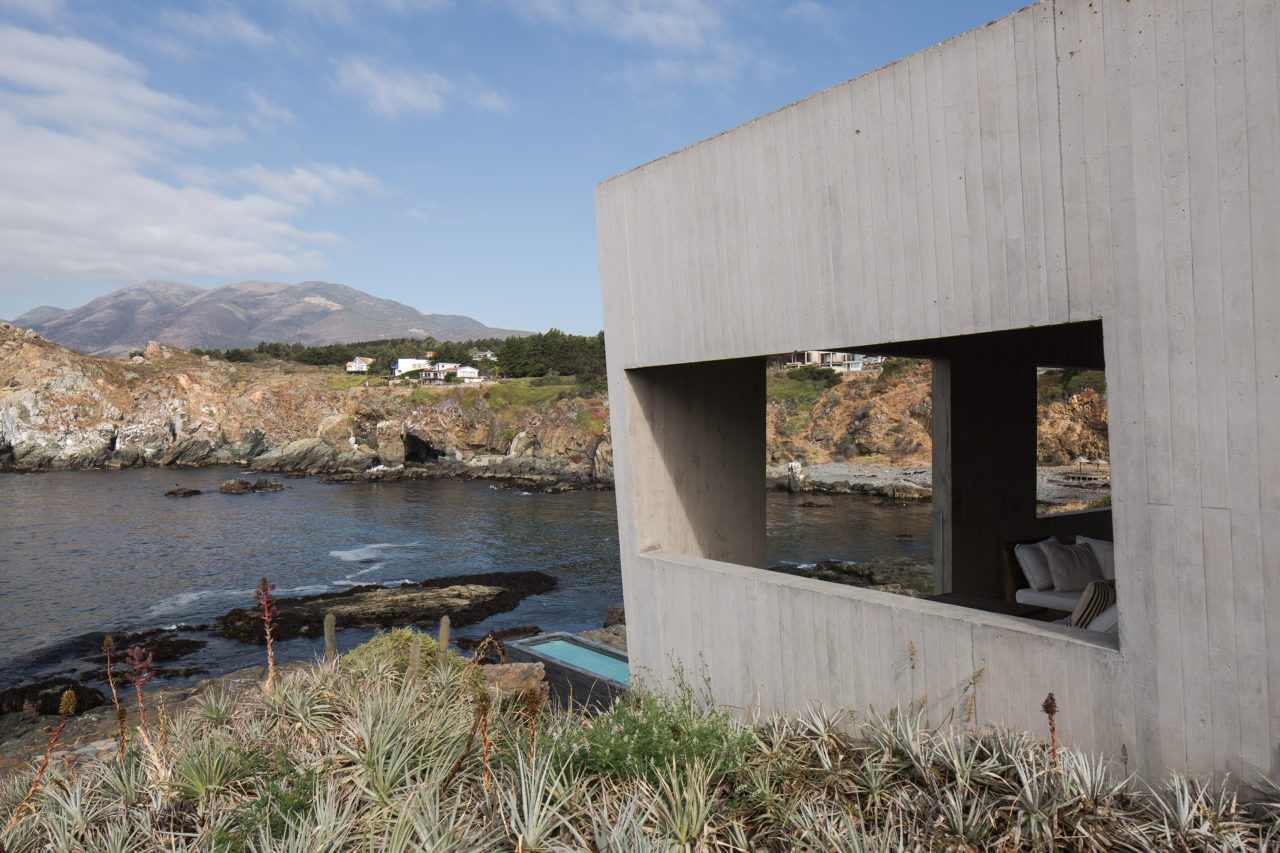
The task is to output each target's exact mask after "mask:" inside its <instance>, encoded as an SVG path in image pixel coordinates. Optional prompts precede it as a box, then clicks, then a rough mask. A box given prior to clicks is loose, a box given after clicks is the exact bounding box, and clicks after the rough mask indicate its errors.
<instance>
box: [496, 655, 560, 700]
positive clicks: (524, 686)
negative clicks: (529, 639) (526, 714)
mask: <svg viewBox="0 0 1280 853" xmlns="http://www.w3.org/2000/svg"><path fill="white" fill-rule="evenodd" d="M480 675H481V676H482V677H483V678H484V680H485V685H486V686H487V688H488V690H489V697H490V699H491V700H492V701H493V702H494V704H497V703H499V702H502V701H503V700H505V699H513V698H514V699H522V700H523V699H524V698H525V697H527V696H529V694H538V695H539V696H541V697H542V698H541V701H542V702H544V703H545V702H546V701H548V700H549V699H550V696H551V693H550V688H549V687H548V685H547V680H546V679H547V672H546V667H544V666H543V665H542V664H541V663H493V664H484V665H483V666H481V667H480Z"/></svg>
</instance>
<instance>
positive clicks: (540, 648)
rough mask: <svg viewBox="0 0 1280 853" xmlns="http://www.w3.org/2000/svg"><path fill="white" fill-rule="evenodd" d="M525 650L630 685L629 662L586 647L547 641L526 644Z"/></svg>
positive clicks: (563, 641) (564, 642) (567, 642)
mask: <svg viewBox="0 0 1280 853" xmlns="http://www.w3.org/2000/svg"><path fill="white" fill-rule="evenodd" d="M525 648H527V649H529V650H530V651H534V652H537V653H539V654H543V655H546V656H547V657H549V658H555V659H556V660H561V661H564V662H565V663H568V664H572V665H573V666H576V667H578V668H579V669H585V670H586V671H587V672H594V673H595V674H597V675H599V676H600V677H602V678H607V679H609V680H610V681H616V682H618V683H619V684H630V683H631V673H630V671H629V670H628V669H627V662H626V661H624V660H618V659H617V658H615V657H613V656H612V655H607V654H604V653H603V652H598V651H596V650H595V649H592V648H588V647H586V646H580V645H578V644H577V643H572V642H570V641H568V640H546V641H545V642H541V643H526V644H525Z"/></svg>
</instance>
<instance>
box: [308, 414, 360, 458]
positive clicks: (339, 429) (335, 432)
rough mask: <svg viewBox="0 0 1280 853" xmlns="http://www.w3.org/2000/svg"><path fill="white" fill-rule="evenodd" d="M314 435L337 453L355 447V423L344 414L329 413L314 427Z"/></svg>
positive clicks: (348, 450) (345, 451)
mask: <svg viewBox="0 0 1280 853" xmlns="http://www.w3.org/2000/svg"><path fill="white" fill-rule="evenodd" d="M316 437H317V438H321V439H323V440H324V441H325V443H326V444H328V445H329V446H330V447H332V448H333V449H334V450H336V451H338V452H339V453H348V452H350V451H352V450H355V449H356V432H355V424H353V423H352V421H351V418H349V417H348V416H346V415H330V416H329V417H327V418H325V419H324V420H322V421H321V422H320V426H319V427H317V428H316Z"/></svg>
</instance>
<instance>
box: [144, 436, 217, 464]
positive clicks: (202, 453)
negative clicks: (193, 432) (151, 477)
mask: <svg viewBox="0 0 1280 853" xmlns="http://www.w3.org/2000/svg"><path fill="white" fill-rule="evenodd" d="M216 457H217V453H216V448H214V446H213V442H211V441H208V440H206V439H202V438H184V439H182V440H181V441H179V442H178V443H177V444H174V445H172V446H171V447H169V448H167V449H166V450H164V451H162V452H161V453H160V455H159V456H157V457H156V460H155V461H156V462H157V463H158V464H160V465H164V466H166V467H174V468H187V467H196V466H199V465H209V464H211V463H213V462H215V461H227V462H229V461H230V459H229V458H225V459H217V458H216Z"/></svg>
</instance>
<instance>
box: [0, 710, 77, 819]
mask: <svg viewBox="0 0 1280 853" xmlns="http://www.w3.org/2000/svg"><path fill="white" fill-rule="evenodd" d="M75 712H76V694H75V692H74V691H71V690H67V691H65V692H63V694H62V701H60V702H59V703H58V716H60V717H61V718H62V719H61V720H60V721H59V722H58V727H57V728H56V729H55V728H54V727H53V726H45V729H44V730H45V731H46V732H53V734H52V736H51V737H50V738H49V745H48V746H46V747H45V748H44V758H42V759H41V760H40V769H39V770H37V771H36V778H34V779H32V780H31V788H30V789H29V790H28V791H27V795H26V796H25V797H23V798H22V802H20V803H18V807H17V808H16V809H14V811H13V817H11V818H9V825H8V826H7V827H5V832H8V831H9V830H11V829H13V826H14V824H16V823H17V822H18V815H20V814H22V810H23V808H25V807H26V805H27V801H28V800H30V799H31V795H32V794H34V793H35V792H36V788H37V787H39V786H40V779H41V777H42V776H44V771H45V768H47V767H48V766H49V754H50V753H51V752H53V745H54V744H55V743H57V742H58V735H60V734H62V729H63V727H65V726H66V725H67V718H68V717H71V716H73V715H74V714H75Z"/></svg>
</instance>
